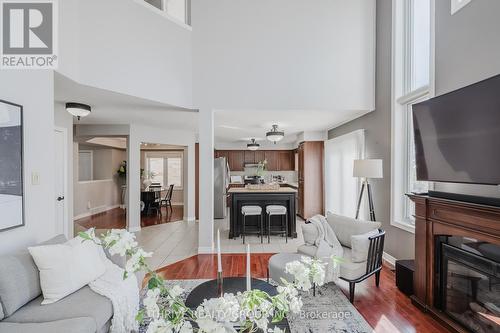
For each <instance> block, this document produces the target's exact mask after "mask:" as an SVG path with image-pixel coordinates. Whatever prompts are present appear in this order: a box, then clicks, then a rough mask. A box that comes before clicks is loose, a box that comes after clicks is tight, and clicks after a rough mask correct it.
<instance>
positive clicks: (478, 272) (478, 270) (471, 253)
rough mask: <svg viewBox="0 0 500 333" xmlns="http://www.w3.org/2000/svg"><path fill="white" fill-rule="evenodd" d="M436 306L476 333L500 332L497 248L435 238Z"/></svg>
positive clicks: (471, 241)
mask: <svg viewBox="0 0 500 333" xmlns="http://www.w3.org/2000/svg"><path fill="white" fill-rule="evenodd" d="M435 250H436V261H435V264H436V269H435V272H436V279H437V288H436V290H435V293H436V294H435V306H436V308H438V309H440V310H441V311H443V312H444V313H445V314H446V315H448V316H449V317H450V318H452V319H453V320H454V321H456V322H457V323H459V324H460V325H462V326H463V327H465V328H466V329H467V330H469V331H471V332H475V333H493V332H495V333H499V332H500V246H498V245H495V244H491V243H488V242H482V241H478V240H476V239H473V238H470V237H456V236H455V237H451V236H436V246H435Z"/></svg>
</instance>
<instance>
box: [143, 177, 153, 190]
mask: <svg viewBox="0 0 500 333" xmlns="http://www.w3.org/2000/svg"><path fill="white" fill-rule="evenodd" d="M151 184H153V181H152V180H151V179H149V178H147V179H144V181H143V182H142V185H144V188H148V187H149V186H150V185H151Z"/></svg>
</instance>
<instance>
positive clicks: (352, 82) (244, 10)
mask: <svg viewBox="0 0 500 333" xmlns="http://www.w3.org/2000/svg"><path fill="white" fill-rule="evenodd" d="M192 25H193V74H194V80H193V91H194V102H195V105H196V106H197V107H208V108H211V109H223V110H230V109H241V108H244V109H267V110H269V109H304V110H308V109H331V110H358V111H359V110H370V111H371V110H374V108H375V106H374V93H375V90H374V87H375V85H374V78H375V71H374V63H375V1H374V0H349V1H345V0H316V1H314V2H311V1H310V0H272V1H270V0H252V1H248V0H210V1H206V0H192Z"/></svg>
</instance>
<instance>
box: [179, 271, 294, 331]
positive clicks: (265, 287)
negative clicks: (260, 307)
mask: <svg viewBox="0 0 500 333" xmlns="http://www.w3.org/2000/svg"><path fill="white" fill-rule="evenodd" d="M252 289H258V290H262V291H265V292H266V293H268V294H269V295H270V296H276V295H277V294H278V292H277V291H276V287H274V286H272V285H270V284H269V283H267V282H266V281H264V280H258V279H252ZM217 290H218V289H217V280H210V281H207V282H203V283H202V284H200V285H198V286H197V287H195V288H194V289H193V290H192V291H191V293H189V296H188V297H187V298H186V302H185V304H186V306H187V307H189V308H191V309H193V310H194V309H196V308H197V307H198V306H199V305H200V304H201V303H203V301H204V300H206V299H210V298H216V297H218V296H219V295H218V294H217ZM223 291H224V294H229V293H230V294H235V295H236V294H237V293H238V292H244V291H246V278H245V277H228V278H224V282H223ZM274 326H278V327H279V328H281V329H282V330H285V332H290V327H289V325H288V320H287V319H286V318H285V319H283V320H282V321H281V322H279V323H275V324H269V328H273V327H274Z"/></svg>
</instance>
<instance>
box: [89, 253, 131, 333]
mask: <svg viewBox="0 0 500 333" xmlns="http://www.w3.org/2000/svg"><path fill="white" fill-rule="evenodd" d="M102 259H103V260H104V265H105V266H106V272H105V273H104V274H103V275H102V276H100V277H99V278H98V279H97V280H95V281H93V282H91V283H89V287H90V289H92V290H93V291H94V292H96V293H98V294H99V295H102V296H105V297H107V298H109V299H110V300H111V303H112V304H113V318H112V320H111V328H110V330H109V332H110V333H127V332H131V331H137V330H138V324H137V322H136V320H135V316H136V315H137V312H138V311H139V288H138V286H137V278H136V277H135V275H134V274H130V275H129V276H128V277H127V279H125V280H124V279H123V272H124V270H123V269H122V268H120V267H118V266H117V265H115V264H113V263H112V262H111V260H109V259H108V258H102Z"/></svg>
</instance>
